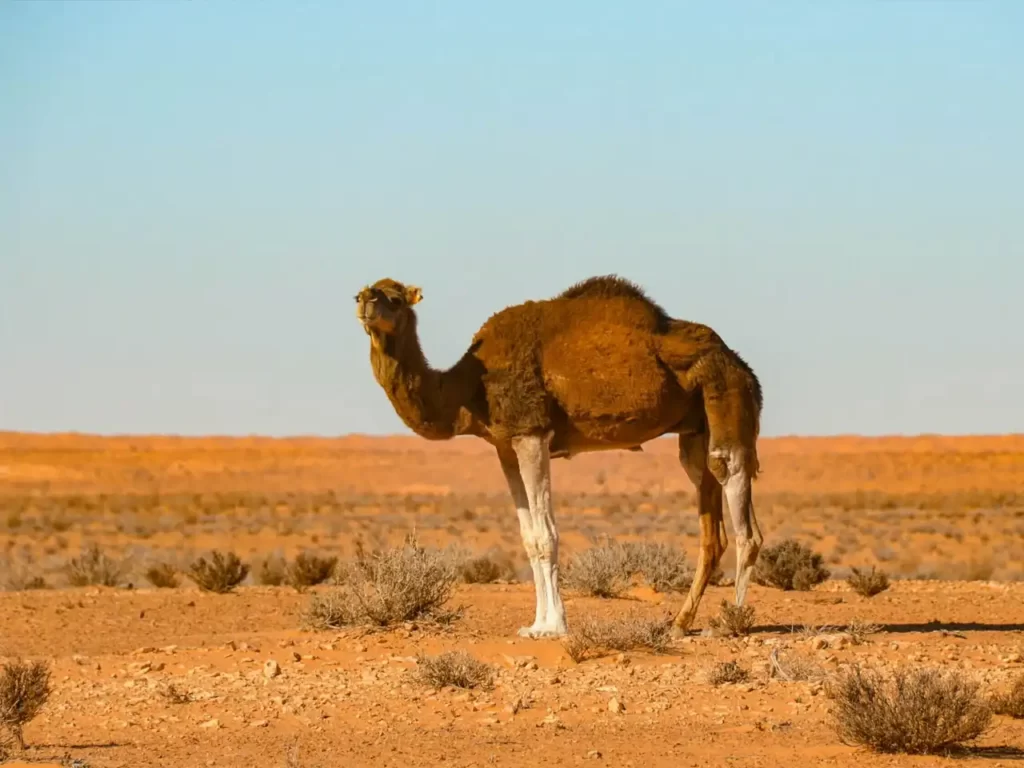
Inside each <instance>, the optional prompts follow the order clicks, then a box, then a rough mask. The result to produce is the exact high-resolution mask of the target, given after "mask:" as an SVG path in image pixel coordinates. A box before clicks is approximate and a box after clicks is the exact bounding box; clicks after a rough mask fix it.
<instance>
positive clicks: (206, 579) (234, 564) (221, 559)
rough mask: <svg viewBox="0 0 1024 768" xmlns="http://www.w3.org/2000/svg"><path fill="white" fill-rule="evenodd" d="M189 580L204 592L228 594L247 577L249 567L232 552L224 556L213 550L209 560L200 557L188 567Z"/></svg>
mask: <svg viewBox="0 0 1024 768" xmlns="http://www.w3.org/2000/svg"><path fill="white" fill-rule="evenodd" d="M188 575H189V578H191V579H192V581H194V582H195V583H196V586H197V587H199V588H200V589H201V590H203V591H204V592H217V593H221V594H223V593H225V592H230V591H231V590H233V589H234V588H235V587H237V586H238V585H239V584H241V583H242V582H243V581H245V577H246V576H248V575H249V566H248V565H246V564H245V563H243V562H242V561H241V560H239V559H238V555H236V554H235V553H234V552H228V553H227V554H226V555H225V554H222V553H221V552H218V551H217V550H214V551H213V552H211V553H210V560H209V561H207V559H206V558H205V557H200V558H199V559H198V560H196V561H195V562H194V563H192V565H191V566H190V567H189V570H188Z"/></svg>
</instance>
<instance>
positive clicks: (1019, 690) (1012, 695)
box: [992, 676, 1024, 720]
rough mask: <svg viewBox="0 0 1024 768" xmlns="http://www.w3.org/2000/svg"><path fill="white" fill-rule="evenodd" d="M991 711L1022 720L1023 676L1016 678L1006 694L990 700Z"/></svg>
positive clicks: (1023, 708) (1023, 700)
mask: <svg viewBox="0 0 1024 768" xmlns="http://www.w3.org/2000/svg"><path fill="white" fill-rule="evenodd" d="M992 711H994V712H995V713H996V714H997V715H1009V716H1010V717H1012V718H1014V719H1016V720H1020V719H1022V718H1024V676H1022V677H1018V678H1017V679H1016V680H1015V681H1014V683H1013V685H1012V686H1011V687H1010V690H1009V691H1008V692H1007V693H1006V694H1004V695H1002V696H994V697H993V698H992Z"/></svg>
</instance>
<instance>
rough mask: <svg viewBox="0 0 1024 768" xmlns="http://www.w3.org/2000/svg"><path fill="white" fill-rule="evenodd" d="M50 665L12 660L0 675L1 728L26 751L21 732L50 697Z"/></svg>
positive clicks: (40, 662)
mask: <svg viewBox="0 0 1024 768" xmlns="http://www.w3.org/2000/svg"><path fill="white" fill-rule="evenodd" d="M51 690H52V689H51V687H50V666H49V664H47V663H46V662H43V661H34V662H30V663H29V662H24V661H11V662H8V664H7V665H6V666H5V667H4V669H3V672H0V725H2V726H3V727H4V728H5V729H6V730H7V731H8V732H9V733H10V734H11V736H12V737H13V738H14V741H15V743H16V744H17V746H18V748H19V749H25V739H24V736H23V735H22V731H23V729H24V727H25V724H26V723H27V722H29V721H30V720H31V719H32V718H34V717H35V716H36V715H37V714H39V710H40V709H42V708H43V705H44V704H46V700H47V699H49V698H50V691H51Z"/></svg>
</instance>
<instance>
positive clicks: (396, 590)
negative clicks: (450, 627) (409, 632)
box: [305, 536, 459, 629]
mask: <svg viewBox="0 0 1024 768" xmlns="http://www.w3.org/2000/svg"><path fill="white" fill-rule="evenodd" d="M458 580H459V570H458V567H457V565H456V563H455V562H454V561H453V558H451V557H450V556H449V554H448V553H446V552H443V551H440V550H433V549H427V548H425V547H422V546H420V544H419V543H418V541H417V540H416V537H415V536H409V537H407V538H406V541H405V543H404V544H403V545H402V546H399V547H392V548H389V549H385V550H382V551H377V552H372V553H366V552H360V554H359V556H358V557H357V559H356V560H355V561H354V562H352V563H348V564H346V566H345V568H344V576H343V579H342V581H343V584H342V586H338V587H333V588H331V589H330V590H327V591H325V592H324V593H322V594H317V595H314V596H313V598H312V600H311V602H310V605H309V608H308V609H307V611H306V615H305V624H306V625H307V626H309V627H310V628H313V629H334V628H339V627H344V626H350V625H352V624H370V625H375V626H381V627H384V626H389V625H392V624H397V623H400V622H404V621H411V620H413V619H422V618H430V619H433V620H434V621H439V622H449V621H451V620H452V619H453V618H455V617H456V616H457V615H458V614H459V612H458V611H455V612H451V611H449V612H444V611H442V608H443V606H444V605H445V603H447V602H448V600H449V599H451V596H452V594H453V592H454V590H455V585H456V583H457V582H458Z"/></svg>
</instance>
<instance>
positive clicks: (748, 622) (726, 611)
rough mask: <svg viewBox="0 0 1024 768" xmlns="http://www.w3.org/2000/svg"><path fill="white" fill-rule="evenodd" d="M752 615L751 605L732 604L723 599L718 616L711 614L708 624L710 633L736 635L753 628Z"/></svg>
mask: <svg viewBox="0 0 1024 768" xmlns="http://www.w3.org/2000/svg"><path fill="white" fill-rule="evenodd" d="M754 616H755V613H754V607H753V606H752V605H733V604H732V603H730V602H729V601H728V600H723V601H722V605H721V608H720V612H719V614H718V616H713V617H712V618H711V619H710V620H709V621H708V624H709V625H710V628H711V632H712V634H715V635H718V636H720V637H738V636H740V635H745V634H747V633H748V632H750V630H751V629H753V627H754Z"/></svg>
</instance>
